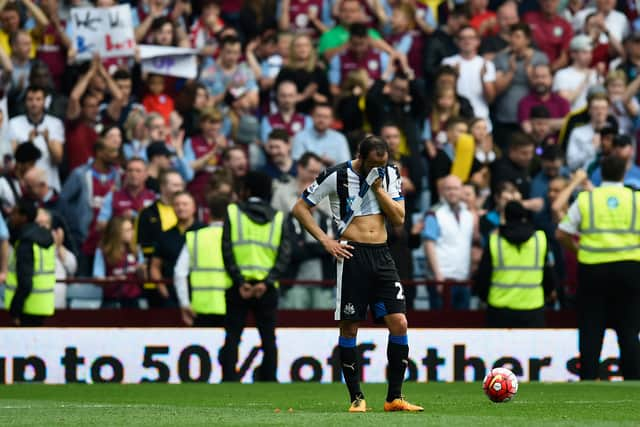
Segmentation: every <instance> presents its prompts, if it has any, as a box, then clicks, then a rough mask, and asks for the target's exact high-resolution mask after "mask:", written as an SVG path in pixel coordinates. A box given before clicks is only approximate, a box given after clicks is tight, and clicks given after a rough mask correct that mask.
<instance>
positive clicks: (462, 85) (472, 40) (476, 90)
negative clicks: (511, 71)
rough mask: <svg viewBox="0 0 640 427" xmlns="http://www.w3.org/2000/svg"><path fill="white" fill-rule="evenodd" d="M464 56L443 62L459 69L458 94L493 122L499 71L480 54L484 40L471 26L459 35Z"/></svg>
mask: <svg viewBox="0 0 640 427" xmlns="http://www.w3.org/2000/svg"><path fill="white" fill-rule="evenodd" d="M456 42H457V44H458V48H459V49H460V53H458V54H457V55H453V56H449V57H447V58H444V59H443V60H442V64H444V65H450V66H452V67H454V68H457V69H458V73H459V76H458V83H457V92H458V94H459V95H462V96H464V97H465V98H467V99H468V100H469V102H470V103H471V106H472V107H473V112H474V113H475V116H476V117H481V118H483V119H489V104H490V103H491V102H493V99H494V98H495V96H496V68H495V66H494V65H493V62H491V61H487V60H485V59H484V58H483V57H482V56H480V55H478V48H479V47H480V37H479V36H478V32H477V31H476V30H475V29H474V28H473V27H470V26H464V27H462V28H460V30H459V31H458V34H457V36H456Z"/></svg>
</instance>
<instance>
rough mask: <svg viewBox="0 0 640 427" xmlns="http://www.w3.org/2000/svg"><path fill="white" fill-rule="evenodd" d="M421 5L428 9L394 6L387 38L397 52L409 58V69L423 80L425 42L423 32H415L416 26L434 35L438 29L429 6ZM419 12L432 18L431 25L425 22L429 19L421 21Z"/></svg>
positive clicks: (405, 5) (407, 5) (406, 5)
mask: <svg viewBox="0 0 640 427" xmlns="http://www.w3.org/2000/svg"><path fill="white" fill-rule="evenodd" d="M421 4H422V6H423V7H424V6H426V8H418V7H414V6H413V5H411V4H409V3H400V4H397V5H396V6H394V7H393V9H392V14H391V34H389V35H388V36H386V37H385V40H386V41H387V43H389V45H391V47H393V49H394V50H395V51H396V52H398V53H400V54H402V55H404V56H406V57H407V63H408V64H409V67H410V68H411V69H412V70H413V71H414V73H415V74H416V76H417V77H418V78H422V76H423V74H424V72H423V69H422V51H423V45H424V40H423V36H422V32H420V31H419V30H415V26H416V25H417V26H418V27H420V28H421V29H422V30H423V31H424V32H425V33H427V34H431V33H433V31H434V30H435V27H436V25H434V24H435V20H434V19H433V14H432V13H431V9H430V8H429V7H428V6H427V5H425V4H423V3H421ZM418 11H421V12H422V14H423V16H424V15H425V14H426V15H428V16H429V17H430V24H429V23H427V22H426V21H425V19H429V18H424V17H423V18H422V19H421V18H420V16H419V12H418Z"/></svg>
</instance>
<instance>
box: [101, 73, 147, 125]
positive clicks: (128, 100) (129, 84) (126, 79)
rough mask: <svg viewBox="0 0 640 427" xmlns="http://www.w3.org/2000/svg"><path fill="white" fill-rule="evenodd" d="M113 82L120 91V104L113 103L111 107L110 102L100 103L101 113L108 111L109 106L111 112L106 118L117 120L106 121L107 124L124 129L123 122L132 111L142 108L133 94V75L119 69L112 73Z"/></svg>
mask: <svg viewBox="0 0 640 427" xmlns="http://www.w3.org/2000/svg"><path fill="white" fill-rule="evenodd" d="M112 78H113V81H114V82H115V84H116V86H117V87H118V89H120V94H121V96H122V99H121V102H118V103H114V104H113V105H112V106H111V102H109V103H106V102H105V103H102V104H101V105H100V109H101V111H103V116H105V115H104V110H107V109H109V107H110V106H111V110H112V111H111V112H110V113H109V115H107V117H106V118H112V119H113V118H115V117H117V120H107V123H112V124H115V125H117V126H118V127H124V125H125V122H126V120H127V118H128V117H129V115H130V114H131V112H132V111H134V110H135V109H138V110H142V109H143V106H142V105H141V104H140V103H139V102H138V99H137V97H136V96H135V94H134V93H133V86H134V84H133V80H134V79H133V75H132V73H130V72H129V71H127V70H125V69H122V68H119V69H118V70H116V71H115V72H114V73H113V77H112ZM118 107H120V111H119V114H118ZM112 114H113V115H112Z"/></svg>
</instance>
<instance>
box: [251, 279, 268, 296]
mask: <svg viewBox="0 0 640 427" xmlns="http://www.w3.org/2000/svg"><path fill="white" fill-rule="evenodd" d="M266 292H267V285H265V284H264V283H263V282H260V283H256V284H255V285H253V296H254V297H255V298H258V299H260V298H262V297H263V296H264V294H265V293H266Z"/></svg>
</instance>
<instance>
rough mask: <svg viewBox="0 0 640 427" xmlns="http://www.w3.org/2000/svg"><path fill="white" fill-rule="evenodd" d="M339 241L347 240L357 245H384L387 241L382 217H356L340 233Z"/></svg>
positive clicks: (379, 215)
mask: <svg viewBox="0 0 640 427" xmlns="http://www.w3.org/2000/svg"><path fill="white" fill-rule="evenodd" d="M340 240H349V241H351V242H358V243H385V242H386V241H387V228H386V227H385V224H384V215H382V214H375V215H365V216H358V217H355V218H354V219H353V221H351V224H349V226H348V227H347V229H346V230H345V231H344V233H342V236H341V237H340Z"/></svg>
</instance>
